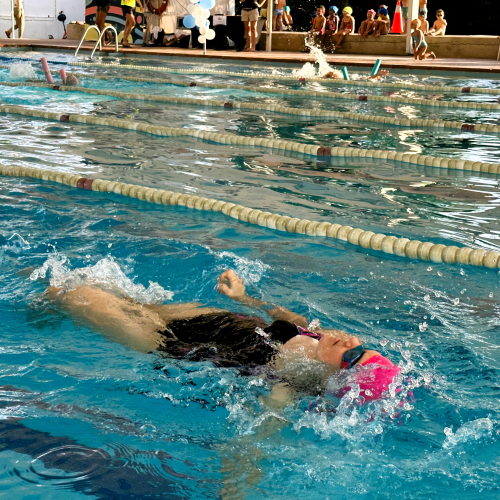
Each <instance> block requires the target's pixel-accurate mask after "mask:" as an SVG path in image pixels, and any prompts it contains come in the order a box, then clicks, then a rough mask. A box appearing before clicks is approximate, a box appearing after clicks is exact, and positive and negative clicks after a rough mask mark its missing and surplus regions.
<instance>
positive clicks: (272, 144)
mask: <svg viewBox="0 0 500 500" xmlns="http://www.w3.org/2000/svg"><path fill="white" fill-rule="evenodd" d="M0 113H3V114H19V115H24V116H30V117H33V118H41V119H45V120H53V121H59V122H68V123H69V122H71V123H85V124H92V125H103V126H108V127H114V128H119V129H123V130H132V131H137V132H145V133H147V134H150V135H154V136H159V137H193V138H196V139H201V140H204V141H209V142H213V143H216V144H225V145H242V146H258V147H263V148H268V149H272V150H277V151H279V152H280V153H284V152H294V153H301V154H305V155H310V156H318V157H323V158H325V157H332V156H334V157H339V158H344V157H345V158H377V159H381V160H390V161H399V162H402V163H408V164H411V165H421V166H426V167H436V168H448V169H451V170H469V171H472V172H485V173H490V174H500V164H499V163H483V162H479V161H471V160H460V159H458V160H457V159H453V158H438V157H435V156H427V155H420V154H415V153H400V152H396V151H388V150H377V149H359V148H345V147H337V146H332V147H329V146H319V145H317V144H304V143H301V142H294V141H286V140H282V139H266V138H265V137H245V136H240V135H235V134H228V133H219V132H207V131H204V130H196V129H190V128H177V127H163V126H157V125H149V124H148V123H145V122H136V121H131V120H124V119H120V118H104V117H102V118H101V117H97V116H93V115H79V114H63V113H60V112H58V113H54V112H51V111H42V110H38V109H32V108H27V107H24V106H16V105H7V104H0Z"/></svg>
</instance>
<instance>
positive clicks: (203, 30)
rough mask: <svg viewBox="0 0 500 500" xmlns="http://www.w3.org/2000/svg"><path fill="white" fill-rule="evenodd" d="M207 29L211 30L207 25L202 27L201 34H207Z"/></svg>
mask: <svg viewBox="0 0 500 500" xmlns="http://www.w3.org/2000/svg"><path fill="white" fill-rule="evenodd" d="M207 31H210V30H209V29H208V28H207V27H206V26H202V27H201V28H200V35H206V34H207Z"/></svg>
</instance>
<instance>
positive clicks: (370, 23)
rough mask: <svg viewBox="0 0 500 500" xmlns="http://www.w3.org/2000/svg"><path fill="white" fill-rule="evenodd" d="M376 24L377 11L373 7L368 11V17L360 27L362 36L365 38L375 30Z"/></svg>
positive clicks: (359, 31)
mask: <svg viewBox="0 0 500 500" xmlns="http://www.w3.org/2000/svg"><path fill="white" fill-rule="evenodd" d="M376 26H377V23H376V22H375V11H374V10H373V9H370V10H369V11H368V12H367V13H366V19H365V20H364V21H363V22H362V23H361V26H360V27H359V30H358V35H359V36H360V37H361V38H365V37H367V36H368V35H371V34H372V33H373V32H374V31H375V28H376Z"/></svg>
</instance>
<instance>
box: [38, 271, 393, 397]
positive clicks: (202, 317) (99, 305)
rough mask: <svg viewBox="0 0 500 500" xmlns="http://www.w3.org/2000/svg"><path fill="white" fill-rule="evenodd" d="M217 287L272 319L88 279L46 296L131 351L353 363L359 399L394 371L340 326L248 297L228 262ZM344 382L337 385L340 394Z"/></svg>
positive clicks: (332, 368)
mask: <svg viewBox="0 0 500 500" xmlns="http://www.w3.org/2000/svg"><path fill="white" fill-rule="evenodd" d="M217 289H218V291H219V293H221V294H223V295H225V296H227V297H229V298H230V299H233V300H235V301H238V302H240V303H242V304H244V305H246V306H249V307H252V308H258V309H261V310H263V311H265V312H266V313H267V314H268V315H269V316H270V317H271V318H272V319H274V322H273V323H271V324H270V325H268V324H267V322H266V321H264V320H263V319H262V318H260V317H256V316H248V315H244V314H238V313H233V312H230V311H224V310H220V309H216V308H211V307H200V305H199V304H195V303H187V304H186V303H185V304H171V305H149V304H140V303H137V302H134V301H133V300H132V299H130V298H123V297H117V296H116V295H114V294H112V293H110V292H107V291H104V290H102V289H100V288H98V287H96V286H88V285H81V286H78V287H76V288H74V289H61V288H59V289H58V288H55V287H51V288H49V290H48V291H47V292H46V296H47V297H48V298H50V299H51V300H53V301H55V302H57V303H59V304H60V305H61V306H62V307H63V308H64V309H66V310H67V311H68V312H69V313H70V314H71V316H72V317H73V318H75V319H78V320H81V321H83V322H85V323H87V324H88V325H90V326H91V327H93V328H95V329H97V330H99V331H101V332H102V333H103V334H104V335H107V336H110V337H111V338H112V339H113V340H115V341H117V342H120V343H123V344H125V345H127V346H129V347H131V348H133V349H136V350H138V351H143V352H150V351H154V350H157V351H160V352H163V353H166V355H168V356H169V357H172V358H177V359H187V360H190V361H210V362H212V363H213V364H214V365H215V366H221V367H236V368H239V369H241V370H243V373H247V374H251V373H252V369H253V368H255V367H258V366H262V365H267V364H269V365H270V367H273V368H274V369H275V370H276V371H277V373H280V370H281V371H283V370H285V373H286V370H287V369H288V368H289V367H290V366H293V363H294V362H296V360H297V357H300V358H301V359H302V358H305V359H304V361H309V362H311V363H315V366H317V367H318V369H321V370H322V374H323V375H324V376H325V377H326V376H331V375H332V374H334V373H336V372H338V371H339V370H349V369H351V368H353V367H354V366H355V365H359V366H360V367H361V368H359V369H357V370H355V371H353V376H354V379H353V380H352V381H351V382H350V383H358V384H359V385H360V387H361V388H362V389H363V390H366V389H368V391H369V392H367V394H366V396H365V399H366V400H370V399H377V398H380V397H381V396H382V395H383V393H384V392H385V391H386V390H387V388H388V386H389V384H390V383H391V382H392V380H393V378H394V376H395V375H396V374H397V373H398V372H399V368H398V367H396V366H395V365H394V364H393V363H391V361H389V360H388V359H387V358H385V357H383V356H382V355H381V354H380V353H378V352H377V351H374V350H366V349H364V348H363V346H362V345H361V343H360V341H359V339H357V338H356V337H353V336H350V335H348V334H347V333H346V332H343V331H340V330H325V329H321V330H315V331H310V330H309V329H308V322H307V320H306V318H305V317H303V316H301V315H299V314H295V313H293V312H292V311H289V310H288V309H285V308H284V307H280V306H274V305H272V304H268V303H265V302H264V301H262V300H258V299H254V298H252V297H249V296H248V295H247V293H246V290H245V285H244V284H243V282H242V280H241V279H240V278H239V277H238V276H237V275H236V274H235V273H234V272H233V271H232V270H227V271H225V272H223V273H222V274H221V275H220V277H219V279H218V285H217ZM362 367H364V368H362ZM299 376H300V375H299ZM347 390H348V387H344V388H343V389H341V390H340V392H339V394H340V396H341V395H342V391H344V392H345V391H347Z"/></svg>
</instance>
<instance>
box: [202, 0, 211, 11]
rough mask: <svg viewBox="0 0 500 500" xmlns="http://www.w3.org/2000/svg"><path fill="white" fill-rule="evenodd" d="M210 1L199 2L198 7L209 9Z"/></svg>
mask: <svg viewBox="0 0 500 500" xmlns="http://www.w3.org/2000/svg"><path fill="white" fill-rule="evenodd" d="M211 5H212V0H200V6H201V7H203V8H204V9H209V10H210V9H211V8H212V7H211Z"/></svg>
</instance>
